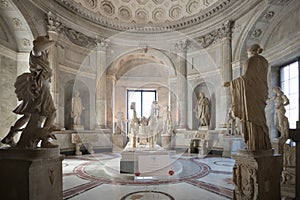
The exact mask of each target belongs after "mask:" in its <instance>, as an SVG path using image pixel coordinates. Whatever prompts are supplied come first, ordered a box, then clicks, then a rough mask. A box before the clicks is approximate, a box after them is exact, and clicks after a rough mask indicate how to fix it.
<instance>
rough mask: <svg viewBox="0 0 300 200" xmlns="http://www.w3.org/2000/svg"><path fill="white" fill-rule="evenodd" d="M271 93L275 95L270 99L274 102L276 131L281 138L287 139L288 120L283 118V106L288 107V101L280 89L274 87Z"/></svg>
mask: <svg viewBox="0 0 300 200" xmlns="http://www.w3.org/2000/svg"><path fill="white" fill-rule="evenodd" d="M273 92H274V93H275V96H274V97H273V98H271V100H273V101H274V107H275V113H274V123H275V126H276V128H277V129H278V131H279V132H280V133H281V137H282V136H287V137H288V130H289V122H288V118H287V117H286V116H285V112H286V110H285V108H284V106H287V105H289V103H290V101H289V99H288V98H287V96H285V94H284V93H283V92H282V91H281V89H280V87H274V88H273Z"/></svg>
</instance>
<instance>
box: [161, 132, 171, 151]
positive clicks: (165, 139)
mask: <svg viewBox="0 0 300 200" xmlns="http://www.w3.org/2000/svg"><path fill="white" fill-rule="evenodd" d="M161 146H162V147H163V148H164V149H171V148H172V136H171V135H162V136H161Z"/></svg>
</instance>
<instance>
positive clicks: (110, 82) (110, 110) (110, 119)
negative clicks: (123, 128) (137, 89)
mask: <svg viewBox="0 0 300 200" xmlns="http://www.w3.org/2000/svg"><path fill="white" fill-rule="evenodd" d="M115 82H116V77H115V76H114V75H107V82H106V84H107V94H106V95H107V98H106V99H107V125H108V127H109V128H112V129H114V113H115Z"/></svg>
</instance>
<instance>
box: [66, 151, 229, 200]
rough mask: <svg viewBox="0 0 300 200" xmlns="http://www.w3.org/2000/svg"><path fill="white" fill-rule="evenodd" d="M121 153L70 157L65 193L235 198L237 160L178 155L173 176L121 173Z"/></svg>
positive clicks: (86, 199)
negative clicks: (233, 175) (233, 195)
mask: <svg viewBox="0 0 300 200" xmlns="http://www.w3.org/2000/svg"><path fill="white" fill-rule="evenodd" d="M120 159H121V155H120V153H99V154H93V155H83V156H67V157H65V159H64V161H63V196H64V199H70V200H96V199H97V200H98V199H99V200H100V199H101V200H115V199H117V200H142V199H146V200H152V199H153V200H156V199H160V200H173V199H176V200H222V199H231V198H232V190H233V187H234V185H233V183H232V167H233V165H234V160H233V159H229V158H222V157H215V156H213V157H212V156H211V157H206V158H198V156H197V155H194V154H178V153H177V154H174V155H172V160H174V161H175V162H176V163H177V166H180V167H179V168H180V169H179V170H177V171H176V170H175V172H174V174H173V175H172V176H161V177H159V178H157V177H156V178H155V177H138V176H128V175H124V174H120V173H119V172H118V171H119V168H120V164H119V163H120Z"/></svg>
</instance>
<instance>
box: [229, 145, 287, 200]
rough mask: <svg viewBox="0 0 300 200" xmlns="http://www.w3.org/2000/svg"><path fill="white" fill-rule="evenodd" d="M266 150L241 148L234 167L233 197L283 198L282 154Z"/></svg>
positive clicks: (235, 157) (238, 199)
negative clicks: (281, 189)
mask: <svg viewBox="0 0 300 200" xmlns="http://www.w3.org/2000/svg"><path fill="white" fill-rule="evenodd" d="M273 152H274V151H273V149H271V150H266V151H255V152H253V151H247V150H239V151H238V154H237V155H233V156H232V157H233V158H234V159H235V165H234V167H233V182H234V184H235V188H234V191H233V199H235V200H244V199H263V200H275V199H278V200H279V199H281V194H280V176H281V171H282V156H281V155H278V154H277V155H274V154H273Z"/></svg>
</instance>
